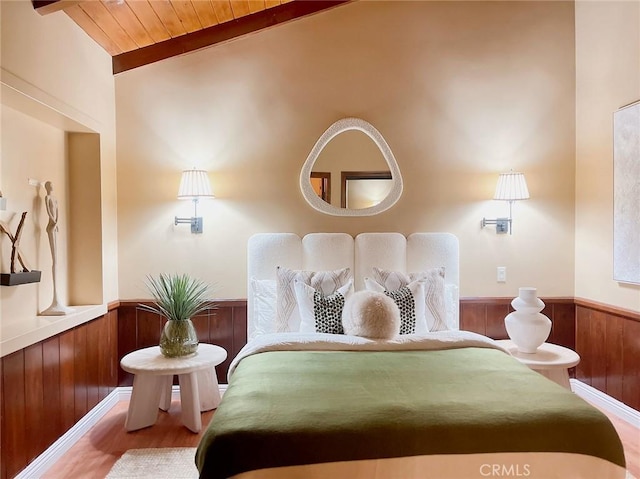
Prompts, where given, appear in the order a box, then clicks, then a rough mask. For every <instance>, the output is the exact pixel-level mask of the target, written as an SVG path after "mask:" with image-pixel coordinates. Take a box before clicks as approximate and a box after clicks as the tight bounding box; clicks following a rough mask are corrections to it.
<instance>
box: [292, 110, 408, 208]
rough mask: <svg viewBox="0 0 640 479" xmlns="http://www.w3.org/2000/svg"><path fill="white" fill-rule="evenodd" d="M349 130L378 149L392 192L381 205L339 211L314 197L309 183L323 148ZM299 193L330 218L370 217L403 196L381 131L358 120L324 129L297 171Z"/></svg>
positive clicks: (391, 157)
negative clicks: (390, 182)
mask: <svg viewBox="0 0 640 479" xmlns="http://www.w3.org/2000/svg"><path fill="white" fill-rule="evenodd" d="M349 130H359V131H361V132H363V133H364V134H365V135H367V136H368V137H369V138H371V139H372V140H373V142H374V143H375V144H376V146H377V147H378V148H379V149H380V152H381V153H382V156H383V157H384V159H385V161H386V162H387V164H388V165H389V170H390V171H391V178H392V179H393V186H392V187H391V191H390V192H389V194H388V195H387V196H386V198H384V199H383V200H382V201H381V202H380V203H378V204H377V205H374V206H370V207H369V208H362V209H358V210H354V209H348V208H338V207H337V206H333V205H330V204H329V203H327V202H326V201H324V200H323V199H322V198H320V197H319V196H318V195H317V194H316V192H315V191H314V190H313V187H312V186H311V181H310V180H309V178H310V177H311V170H312V169H313V165H314V164H315V162H316V160H317V159H318V156H320V153H321V152H322V150H323V149H324V147H325V146H327V144H328V143H329V142H330V141H331V140H332V139H333V138H335V137H336V136H338V135H339V134H340V133H344V132H345V131H349ZM300 190H301V191H302V195H303V196H304V199H305V200H307V203H309V205H311V207H312V208H314V209H316V210H318V211H320V212H322V213H326V214H328V215H333V216H372V215H377V214H378V213H382V212H383V211H386V210H388V209H389V208H391V207H392V206H393V205H394V204H396V202H397V201H398V200H399V199H400V195H402V175H401V174H400V168H399V167H398V163H397V162H396V159H395V157H394V156H393V153H392V152H391V148H389V145H388V144H387V142H386V141H385V139H384V138H383V137H382V135H381V134H380V132H379V131H378V130H376V129H375V128H374V127H373V125H372V124H371V123H369V122H367V121H364V120H361V119H360V118H343V119H342V120H338V121H336V122H335V123H334V124H333V125H331V126H330V127H329V128H327V131H325V132H324V133H323V134H322V136H321V137H320V138H319V139H318V141H317V142H316V144H315V145H314V146H313V148H312V149H311V153H309V156H308V157H307V160H306V161H305V162H304V165H303V166H302V171H301V172H300Z"/></svg>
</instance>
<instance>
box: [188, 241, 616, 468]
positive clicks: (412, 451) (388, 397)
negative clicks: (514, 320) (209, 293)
mask: <svg viewBox="0 0 640 479" xmlns="http://www.w3.org/2000/svg"><path fill="white" fill-rule="evenodd" d="M247 260H248V285H247V286H248V294H247V303H248V325H247V326H248V336H249V341H248V343H247V345H246V346H245V347H244V348H243V349H242V351H241V352H240V353H239V354H238V356H236V357H235V358H234V360H233V361H232V364H231V366H230V369H229V386H228V389H227V390H226V392H225V394H224V397H223V400H222V402H221V404H220V407H219V408H218V410H217V411H216V413H215V415H214V417H213V419H212V421H211V423H210V424H209V426H208V428H207V430H206V431H205V433H204V434H203V437H202V439H201V442H200V444H199V446H198V449H197V452H196V465H197V466H198V469H199V471H200V477H203V478H227V477H233V478H238V479H240V478H242V479H253V478H255V479H265V478H274V479H275V478H278V479H288V478H305V479H314V478H326V477H333V478H342V477H348V478H363V479H364V478H367V479H377V478H403V479H405V478H437V479H448V478H451V479H453V478H464V479H466V478H482V477H531V478H569V477H571V478H588V479H602V478H612V479H616V478H624V477H625V467H624V466H625V462H624V454H623V450H622V446H621V443H620V440H619V438H618V436H617V434H616V432H615V429H614V428H613V426H612V425H611V423H610V422H609V420H608V419H607V418H606V416H604V415H603V414H602V413H600V412H599V411H598V410H597V409H595V408H593V407H592V406H590V405H588V404H587V403H586V402H584V401H583V400H582V399H580V398H579V397H578V396H576V395H575V394H573V393H572V392H570V391H568V390H566V389H564V388H562V387H560V386H558V385H557V384H555V383H553V382H551V381H549V380H547V379H546V378H544V377H542V376H541V375H539V374H537V373H535V372H533V371H531V370H529V369H528V368H527V367H526V366H524V365H522V364H521V363H519V362H518V361H516V360H515V359H514V358H512V357H510V356H509V354H508V352H507V351H505V350H503V349H501V348H500V346H499V345H497V343H495V342H494V341H492V340H491V339H489V338H486V337H484V336H481V335H478V334H475V333H471V332H466V331H460V330H459V318H458V310H459V308H458V284H459V265H458V242H457V239H456V238H455V237H454V236H453V235H450V234H447V233H414V234H412V235H409V236H407V237H405V236H403V235H401V234H398V233H363V234H360V235H358V236H356V237H355V238H353V237H352V236H350V235H347V234H342V233H314V234H309V235H306V236H305V237H304V238H300V237H298V236H297V235H294V234H289V233H277V234H259V235H255V236H253V237H252V238H251V239H250V241H249V244H248V259H247ZM345 270H346V271H347V272H346V273H345ZM412 272H413V273H415V274H413V275H410V274H409V273H412ZM424 272H430V275H427V276H425V275H424V274H423V273H424ZM431 273H433V274H431ZM294 277H295V284H294V286H293V289H294V290H295V292H292V291H287V288H288V287H290V283H287V281H290V280H291V278H294ZM371 278H376V279H377V280H378V281H379V282H381V283H383V285H384V286H385V288H386V289H389V290H391V289H393V288H395V287H396V286H394V285H396V283H397V282H398V280H399V278H400V279H402V278H404V280H405V282H404V284H403V285H401V288H400V289H403V290H404V289H406V288H410V289H411V293H412V295H411V297H412V298H413V299H414V301H413V302H412V303H411V304H412V305H413V306H411V307H413V308H414V309H411V307H410V308H409V310H410V314H408V315H406V317H405V316H403V319H402V323H403V325H404V324H405V320H406V321H409V323H410V326H411V327H410V328H409V329H408V330H406V331H405V333H406V334H400V335H396V336H394V337H392V338H389V339H384V340H381V339H371V338H368V337H362V336H357V335H350V334H334V333H336V332H339V331H334V330H330V328H331V327H333V326H335V324H333V325H332V324H330V323H331V321H330V320H329V321H328V322H327V321H325V316H324V315H325V311H324V310H322V308H324V307H326V308H328V310H332V308H334V303H333V302H332V301H334V300H335V301H337V302H338V303H339V302H340V300H341V296H347V295H348V294H352V293H350V291H351V290H355V291H360V290H364V289H368V286H369V283H370V281H371ZM385 281H386V283H385ZM301 283H306V286H304V287H303V286H302V284H301ZM416 284H419V286H416ZM305 288H306V289H305ZM386 289H385V291H386ZM307 290H311V291H312V292H313V294H311V293H308V294H306V293H305V291H307ZM331 291H333V293H331V294H330V292H331ZM421 291H422V294H424V296H420V294H421V293H420V292H421ZM385 294H386V293H385ZM328 298H333V299H328ZM336 298H337V299H336ZM325 300H326V301H328V303H326V304H325V303H323V302H322V301H325ZM342 300H344V298H342ZM305 301H308V302H310V303H311V306H310V305H309V304H307V305H306V306H305V305H304V303H305ZM347 301H348V299H347ZM394 301H396V302H397V299H394ZM343 302H344V301H343ZM423 303H424V304H423ZM347 304H349V303H348V302H347ZM327 305H328V306H327ZM398 307H399V309H400V310H401V311H402V310H403V308H404V306H403V305H401V304H400V303H398ZM419 307H420V308H421V309H420V308H419ZM305 308H306V309H305ZM345 308H346V306H345ZM321 310H322V312H321V314H320V313H318V311H321ZM309 311H312V312H311V313H309ZM310 314H311V316H313V315H314V314H315V321H316V322H315V323H314V324H315V327H316V330H315V331H314V330H313V325H312V326H311V329H309V324H308V321H309V318H308V316H309V315H310ZM424 317H426V319H424V320H423V318H424ZM318 318H322V320H320V319H318ZM406 318H409V319H406ZM425 324H426V326H425ZM425 327H426V329H427V330H426V331H425V330H424V328H425ZM325 328H329V329H328V330H325Z"/></svg>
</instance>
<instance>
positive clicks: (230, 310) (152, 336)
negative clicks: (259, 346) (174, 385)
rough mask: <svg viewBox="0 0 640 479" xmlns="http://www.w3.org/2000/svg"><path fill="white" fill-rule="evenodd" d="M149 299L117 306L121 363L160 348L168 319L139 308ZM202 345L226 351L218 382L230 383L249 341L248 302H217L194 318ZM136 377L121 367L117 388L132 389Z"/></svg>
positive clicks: (125, 302)
mask: <svg viewBox="0 0 640 479" xmlns="http://www.w3.org/2000/svg"><path fill="white" fill-rule="evenodd" d="M140 303H143V304H150V303H149V301H148V300H139V301H135V300H130V301H120V305H119V307H118V361H120V359H122V358H123V357H124V356H125V355H126V354H128V353H130V352H131V351H135V350H136V349H141V348H146V347H149V346H157V345H158V343H159V342H160V334H161V333H162V328H163V327H164V324H165V323H166V319H165V318H163V317H161V316H160V315H159V314H156V313H152V312H149V311H146V310H144V309H142V308H140ZM192 320H193V325H194V327H195V328H196V332H197V334H198V340H199V341H200V342H202V343H211V344H216V345H218V346H221V347H223V348H224V349H225V350H226V351H227V359H226V360H225V361H224V362H223V363H222V364H220V365H219V366H217V367H216V373H217V376H218V382H219V383H226V382H227V371H228V370H229V364H230V363H231V360H232V359H233V358H234V356H235V355H236V354H238V352H239V351H240V349H241V348H242V347H243V346H244V345H245V344H246V342H247V301H246V300H244V299H242V300H236V299H233V300H226V299H222V300H216V301H215V307H214V308H212V309H209V310H207V311H206V312H203V313H202V314H199V315H198V316H196V317H194V318H192ZM132 384H133V375H132V374H130V373H127V372H125V371H123V370H122V368H118V385H119V386H131V385H132Z"/></svg>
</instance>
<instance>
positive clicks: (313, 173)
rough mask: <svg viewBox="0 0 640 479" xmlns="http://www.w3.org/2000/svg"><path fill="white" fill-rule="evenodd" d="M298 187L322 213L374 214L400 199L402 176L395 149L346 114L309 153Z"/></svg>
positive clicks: (341, 214)
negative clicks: (392, 150) (338, 192)
mask: <svg viewBox="0 0 640 479" xmlns="http://www.w3.org/2000/svg"><path fill="white" fill-rule="evenodd" d="M362 133H364V135H363V134H362ZM338 135H340V137H339V138H336V137H337V136H338ZM365 135H366V136H365ZM332 140H333V141H332ZM331 171H334V174H333V175H331ZM336 171H338V173H337V174H336ZM332 176H333V177H332ZM332 183H333V184H334V186H333V187H332ZM338 188H339V190H338ZM300 189H301V191H302V194H303V196H304V198H305V199H306V200H307V202H308V203H309V204H310V205H311V206H312V207H313V208H315V209H316V210H318V211H321V212H323V213H327V214H330V215H334V216H370V215H375V214H377V213H381V212H383V211H385V210H387V209H389V208H391V207H392V206H393V205H394V204H395V203H396V202H397V201H398V199H400V195H401V194H402V175H401V174H400V168H399V167H398V163H397V162H396V159H395V157H394V156H393V153H392V152H391V148H389V145H388V144H387V142H386V141H385V140H384V138H383V137H382V135H381V134H380V132H379V131H378V130H376V129H375V128H374V127H373V125H371V124H370V123H368V122H366V121H364V120H361V119H359V118H344V119H342V120H338V121H337V122H335V123H334V124H333V125H331V126H330V127H329V128H328V129H327V131H325V132H324V133H323V134H322V136H321V137H320V138H319V139H318V141H317V142H316V144H315V145H314V147H313V149H312V150H311V152H310V153H309V156H308V157H307V160H306V161H305V163H304V165H303V167H302V171H301V172H300ZM332 191H334V192H337V191H340V195H338V194H336V193H334V194H332V193H331V192H332ZM340 205H343V207H341V206H340Z"/></svg>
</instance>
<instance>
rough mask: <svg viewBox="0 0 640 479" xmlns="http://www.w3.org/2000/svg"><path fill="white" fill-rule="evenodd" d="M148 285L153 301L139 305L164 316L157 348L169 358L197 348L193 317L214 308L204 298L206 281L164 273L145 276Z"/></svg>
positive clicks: (207, 290)
mask: <svg viewBox="0 0 640 479" xmlns="http://www.w3.org/2000/svg"><path fill="white" fill-rule="evenodd" d="M146 284H147V288H148V289H149V292H150V293H151V295H152V296H153V299H154V301H155V304H153V305H146V304H141V305H140V307H141V308H142V309H145V310H147V311H151V312H153V313H158V314H160V315H162V316H164V317H166V318H167V322H166V323H165V325H164V328H163V330H162V334H161V336H160V351H161V352H162V354H163V355H164V356H166V357H169V358H175V357H179V356H187V355H189V354H193V353H195V352H196V351H197V349H198V336H197V334H196V330H195V328H194V327H193V322H192V321H191V318H193V317H194V316H195V315H197V314H198V313H201V312H202V311H204V310H206V309H209V308H211V307H213V303H212V302H211V301H209V300H208V299H207V295H208V294H209V292H210V287H209V285H208V284H207V283H205V282H203V281H201V280H198V279H194V278H192V277H190V276H189V275H187V274H163V273H161V274H160V275H159V276H158V277H153V276H147V282H146Z"/></svg>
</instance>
